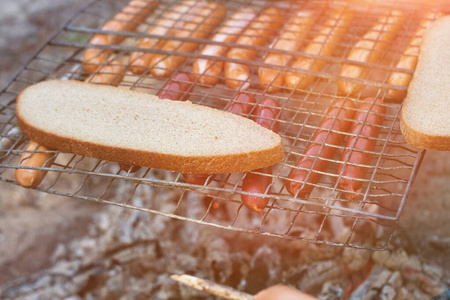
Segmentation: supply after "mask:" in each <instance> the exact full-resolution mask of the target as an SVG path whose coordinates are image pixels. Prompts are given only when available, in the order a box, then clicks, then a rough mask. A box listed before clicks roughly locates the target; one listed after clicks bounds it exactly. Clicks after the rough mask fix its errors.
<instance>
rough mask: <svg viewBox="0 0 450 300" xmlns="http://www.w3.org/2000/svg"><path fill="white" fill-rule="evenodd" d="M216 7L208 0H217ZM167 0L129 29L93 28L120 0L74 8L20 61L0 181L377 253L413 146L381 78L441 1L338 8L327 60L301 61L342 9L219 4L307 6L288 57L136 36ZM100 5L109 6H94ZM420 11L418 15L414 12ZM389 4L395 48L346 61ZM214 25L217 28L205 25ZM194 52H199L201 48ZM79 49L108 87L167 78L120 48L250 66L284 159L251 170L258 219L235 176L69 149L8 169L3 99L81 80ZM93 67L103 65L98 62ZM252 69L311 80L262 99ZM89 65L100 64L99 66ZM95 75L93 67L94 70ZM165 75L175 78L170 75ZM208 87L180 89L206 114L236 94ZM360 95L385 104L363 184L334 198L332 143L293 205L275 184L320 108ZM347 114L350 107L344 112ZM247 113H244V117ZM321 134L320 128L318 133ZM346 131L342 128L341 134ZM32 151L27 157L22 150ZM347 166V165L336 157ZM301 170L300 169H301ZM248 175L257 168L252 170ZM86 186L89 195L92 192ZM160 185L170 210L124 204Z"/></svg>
mask: <svg viewBox="0 0 450 300" xmlns="http://www.w3.org/2000/svg"><path fill="white" fill-rule="evenodd" d="M218 2H220V1H218ZM176 3H178V1H176V0H167V1H161V3H160V4H159V6H158V7H157V8H156V9H155V10H154V12H153V14H152V15H150V16H149V17H148V18H147V19H146V20H145V21H144V22H143V23H142V24H139V27H138V29H137V30H136V31H134V32H115V31H104V30H101V29H100V26H101V25H102V24H103V23H105V22H106V21H107V20H109V19H111V18H112V17H113V16H114V15H115V13H116V12H118V11H120V9H121V8H122V7H123V6H125V5H126V4H127V2H126V1H120V2H117V1H112V0H94V1H92V2H91V3H90V4H89V5H88V6H86V7H85V8H83V9H81V10H80V11H79V12H78V13H77V14H75V15H74V16H73V17H72V18H71V19H69V20H68V21H67V23H66V24H65V25H64V26H63V27H62V28H61V29H60V30H59V31H58V32H57V33H56V34H55V35H54V36H52V37H51V38H50V39H49V40H48V41H47V42H46V43H45V44H44V45H43V46H42V47H41V49H39V51H38V52H37V53H36V54H35V55H34V56H32V57H31V58H30V60H29V61H28V62H27V63H26V64H25V65H24V66H23V68H22V69H21V70H20V71H19V72H18V73H17V74H16V76H15V77H14V78H13V79H12V80H11V82H10V83H9V84H8V85H7V86H6V87H5V88H4V89H3V91H2V92H1V93H0V142H1V148H0V180H1V181H3V182H7V183H11V184H15V185H17V183H16V181H15V178H14V172H15V170H16V169H18V168H28V169H39V170H42V171H47V172H48V174H47V176H46V178H45V179H44V181H43V182H42V183H41V184H40V185H39V186H38V187H37V188H35V189H36V190H38V191H41V192H45V193H50V194H55V195H61V196H66V197H72V198H78V199H82V200H89V201H95V202H99V203H104V204H111V205H116V206H121V207H123V208H129V209H137V210H140V211H143V212H146V213H152V214H158V215H162V216H166V217H171V218H174V219H179V220H183V221H189V222H194V223H197V224H202V225H209V226H214V227H219V228H223V229H226V230H235V231H240V232H246V233H252V234H260V235H264V236H272V237H279V238H285V239H291V240H304V241H307V242H314V243H322V244H327V245H336V246H346V247H355V248H363V249H372V250H384V249H386V248H387V247H388V245H389V242H390V239H391V237H392V235H393V232H394V230H395V228H396V226H397V224H398V221H399V217H400V214H401V212H402V210H403V207H404V205H405V202H406V199H407V196H408V194H409V191H410V189H411V185H412V183H413V181H414V178H415V176H416V174H417V172H418V170H419V168H420V164H421V162H422V159H423V157H424V155H425V151H424V150H421V149H418V148H415V147H413V146H410V145H408V144H407V143H406V142H405V141H404V140H403V137H402V135H401V132H400V125H399V124H400V121H399V113H400V109H401V104H399V103H395V102H392V101H391V99H390V98H389V97H388V95H387V89H397V90H406V88H405V87H400V86H394V85H390V84H388V83H387V80H388V76H389V74H390V73H391V72H395V71H402V72H405V73H409V74H411V73H412V71H408V70H404V69H398V68H397V67H396V66H395V65H396V62H397V61H398V59H399V57H400V55H401V54H402V51H403V50H404V49H405V48H406V46H407V44H408V41H409V40H410V39H411V38H412V37H413V36H414V35H415V29H416V28H417V26H418V23H419V22H420V20H421V18H422V17H423V15H424V11H426V10H433V9H435V10H438V11H441V12H443V13H448V12H449V11H450V5H449V4H448V3H445V1H441V2H439V1H435V2H434V3H428V2H425V1H424V2H423V3H420V1H415V2H414V3H412V2H409V1H400V0H397V1H378V2H377V4H374V3H373V2H371V1H367V2H364V1H362V2H361V3H360V5H358V7H350V9H351V10H352V11H353V12H354V15H355V17H354V20H353V21H352V27H351V28H350V29H349V31H348V32H347V33H346V34H345V36H344V38H343V39H342V41H341V42H339V43H338V44H337V48H336V51H335V54H334V55H333V56H320V55H311V54H307V53H304V52H302V50H303V49H304V47H305V45H306V44H307V43H309V42H310V41H311V40H312V38H313V37H314V35H315V34H317V33H318V32H319V30H320V28H321V26H322V24H323V22H324V20H325V19H326V17H327V16H329V13H330V11H331V10H332V9H333V8H335V7H338V6H342V5H344V6H349V5H350V4H349V3H348V2H345V1H322V0H313V1H296V2H295V3H292V2H290V1H276V2H271V1H257V0H246V1H226V2H225V1H224V2H223V3H224V4H226V6H227V9H228V16H230V15H231V14H232V13H233V12H235V11H236V10H237V9H239V8H241V7H243V6H251V7H253V8H255V9H256V10H257V11H262V10H263V9H265V8H267V7H271V6H272V7H278V8H280V9H282V10H283V12H284V13H285V14H286V19H287V18H289V16H290V15H291V14H293V13H295V12H296V11H298V10H311V11H312V12H313V13H314V14H315V17H316V19H315V24H314V25H313V26H311V28H310V29H309V32H308V33H307V34H306V35H305V37H304V41H303V44H302V46H301V48H300V49H299V50H298V51H293V52H289V51H284V50H275V49H271V48H270V44H272V43H274V42H275V41H276V39H277V37H275V38H273V39H272V40H271V41H270V43H268V44H267V45H265V46H259V47H256V46H248V45H238V44H236V43H222V42H212V41H211V40H209V39H208V38H205V39H193V38H189V37H187V38H185V37H172V36H158V35H149V34H147V33H145V31H146V29H147V28H148V27H149V26H151V25H153V24H154V22H155V21H156V20H157V19H158V18H160V17H161V16H163V15H164V13H165V12H167V11H168V10H170V9H171V8H173V6H174V5H175V4H176ZM105 7H109V8H111V7H112V8H113V9H109V10H108V9H105ZM423 7H426V8H427V9H423ZM390 9H400V10H402V11H403V12H404V14H405V23H404V25H403V29H402V30H401V32H400V33H399V34H398V37H397V39H396V40H395V43H391V45H389V46H388V47H387V48H386V50H383V51H382V53H381V58H380V60H379V61H377V62H376V63H358V62H354V61H350V60H348V59H346V55H347V54H348V52H349V51H350V49H351V47H352V45H353V44H354V43H355V42H356V41H357V40H358V39H359V38H361V36H362V35H363V34H364V32H365V31H367V30H368V29H370V28H371V26H372V25H373V24H374V23H375V22H376V20H377V19H378V18H379V17H380V16H381V15H382V14H383V13H386V11H388V10H390ZM216 30H217V28H216ZM97 33H106V34H115V35H124V36H125V40H124V41H123V42H122V43H121V44H120V45H105V46H103V45H92V44H89V39H90V37H92V35H94V34H97ZM143 37H151V38H159V39H174V40H179V41H181V42H195V43H198V44H199V45H201V46H202V45H205V44H219V45H225V46H228V47H241V48H244V49H252V50H256V51H257V52H258V56H257V58H256V59H255V60H252V61H244V60H239V59H230V58H227V57H219V58H217V57H212V56H207V55H200V54H199V50H198V49H197V50H196V51H194V52H191V53H186V52H181V51H177V50H175V51H172V52H168V51H165V50H161V49H154V48H150V49H142V48H138V47H137V44H138V42H139V39H141V38H143ZM201 46H200V47H199V48H201ZM88 47H95V48H99V49H103V50H113V54H112V55H111V59H118V60H119V61H120V62H122V63H123V64H124V66H125V71H126V75H125V77H124V79H123V80H122V82H121V83H120V84H119V86H120V87H123V88H129V89H133V90H138V91H143V92H147V93H150V94H157V93H158V92H159V91H160V90H161V88H162V87H163V86H164V84H165V83H166V82H167V81H168V80H171V77H169V78H157V77H153V76H152V75H150V71H151V67H149V68H148V70H146V72H144V73H143V74H141V75H136V74H133V73H132V72H131V71H130V70H129V67H130V65H129V64H128V56H129V54H130V53H131V52H132V51H138V50H139V51H142V52H147V53H157V54H162V55H166V56H167V55H179V56H184V57H186V60H185V61H184V62H183V63H182V64H181V66H179V67H178V68H177V69H176V70H175V71H176V72H179V71H180V72H187V73H191V72H192V62H193V60H194V59H195V58H199V57H201V58H206V59H211V58H215V59H217V60H220V61H224V62H236V63H245V64H247V65H249V66H250V69H251V76H250V79H249V80H250V86H249V88H248V89H247V90H246V91H245V92H247V93H250V94H252V95H254V96H255V98H256V99H257V104H256V105H259V102H260V101H261V100H262V99H264V98H272V99H275V100H277V101H278V102H279V103H280V104H281V112H280V114H278V116H277V118H276V120H275V121H277V122H279V124H280V132H279V134H280V136H281V137H282V140H283V146H284V147H285V151H286V155H285V158H284V160H283V161H282V162H281V163H280V164H278V165H276V166H275V168H274V172H273V173H272V174H260V175H262V176H270V177H271V178H272V184H271V194H267V193H265V194H254V195H258V196H264V197H268V198H269V199H270V201H269V204H268V206H267V213H266V214H264V215H259V214H256V213H253V212H251V211H249V210H248V209H246V208H245V207H244V206H243V204H242V203H241V201H240V196H241V195H242V194H251V193H248V192H243V191H241V186H242V180H243V179H244V177H245V176H246V173H238V174H219V175H210V176H209V177H208V181H207V183H208V184H205V185H195V184H188V183H186V182H185V181H184V180H183V178H182V176H181V174H179V173H176V172H169V171H164V170H156V169H149V168H142V169H141V170H139V171H138V172H136V173H129V172H128V173H127V172H125V171H123V170H121V169H120V168H119V167H118V165H117V164H116V163H114V162H106V161H101V160H98V159H95V158H89V157H83V156H79V155H76V154H71V153H61V152H58V151H50V152H52V153H53V154H54V155H55V156H56V160H55V162H54V164H53V165H52V166H51V167H48V168H47V167H46V168H37V167H25V166H20V165H19V162H20V157H21V155H22V154H23V153H24V151H25V150H24V149H25V147H26V144H27V143H28V140H27V138H26V137H25V136H24V135H23V134H22V133H21V132H20V130H18V129H17V121H16V119H15V99H16V97H17V95H18V94H19V93H20V92H21V91H22V90H23V89H24V88H26V87H27V86H29V85H32V84H34V83H37V82H39V81H42V80H47V79H54V78H62V79H73V80H85V79H86V78H88V77H89V76H90V75H92V73H89V72H87V71H85V70H84V69H83V66H82V57H83V52H84V50H85V49H86V48H88ZM268 53H278V54H288V55H291V56H292V57H293V59H295V58H298V57H307V58H312V59H315V60H325V61H326V65H325V67H324V68H323V69H322V70H321V71H304V70H298V69H295V68H292V67H289V66H286V67H280V66H274V65H269V64H266V63H264V62H263V59H264V57H265V56H266V55H267V54H268ZM344 63H352V64H356V65H360V66H363V67H365V68H370V72H369V74H368V77H367V78H365V79H361V78H355V79H349V78H345V77H341V76H339V75H338V71H339V66H340V65H341V64H344ZM100 67H104V66H100ZM259 67H271V68H274V69H279V70H280V71H293V72H298V73H303V74H307V75H313V76H315V79H314V81H313V82H312V83H311V84H310V85H309V86H308V87H307V88H305V89H302V90H297V91H294V90H292V89H291V90H289V89H283V90H282V91H281V92H277V93H272V94H271V93H268V92H267V91H268V87H266V88H260V86H259V83H258V78H257V69H258V68H259ZM100 69H101V68H100ZM96 72H97V71H96ZM176 72H175V73H176ZM220 79H221V81H220V83H219V84H217V85H216V86H206V85H204V84H200V83H199V82H198V80H196V81H195V82H194V86H193V87H192V88H191V89H190V91H189V92H190V95H191V97H190V100H191V101H192V102H194V103H198V104H202V105H207V106H210V107H214V108H217V109H225V107H226V106H227V105H228V104H229V103H230V101H231V99H232V98H233V96H234V95H236V94H237V93H238V92H241V91H240V90H239V89H238V90H235V89H231V88H229V87H227V86H226V85H225V84H224V83H223V79H224V78H223V77H221V78H220ZM340 79H346V80H348V81H352V82H356V83H361V84H363V85H364V87H363V89H362V90H361V91H360V92H358V93H357V94H355V95H354V96H350V95H343V94H341V93H340V92H339V91H338V89H337V86H336V82H337V80H340ZM366 97H377V98H380V99H382V100H384V101H385V106H386V108H387V113H386V115H385V121H384V123H383V124H382V125H381V126H380V130H381V133H380V136H379V137H377V138H374V139H376V141H377V146H376V148H375V150H374V151H372V153H371V154H372V155H373V159H372V163H371V165H370V166H369V172H368V175H367V176H366V178H365V179H364V180H363V190H362V191H361V192H360V193H359V196H360V198H359V200H358V201H349V200H346V199H345V197H344V196H343V191H342V190H340V189H339V188H338V187H337V184H335V180H336V178H337V179H339V178H341V177H342V174H335V171H336V167H337V164H338V163H339V155H340V153H341V152H342V151H343V150H344V149H345V146H344V145H339V146H336V148H337V154H336V155H335V157H333V158H332V159H330V160H329V161H330V167H329V168H328V169H327V170H326V171H323V172H321V173H322V179H321V180H320V181H319V182H318V183H317V184H315V187H314V190H313V192H312V193H311V194H310V195H309V196H307V197H304V198H300V197H296V196H292V195H290V194H289V193H288V192H287V191H286V188H285V186H284V183H285V182H286V181H287V180H289V179H288V178H287V176H288V173H289V171H290V170H291V169H292V168H294V167H295V166H294V165H295V162H296V161H297V159H299V158H300V157H302V156H304V154H303V150H304V149H305V147H306V145H307V143H309V142H310V140H311V137H312V135H313V133H314V131H315V130H317V129H318V128H319V123H320V121H321V119H322V118H323V117H324V116H325V111H326V109H327V108H328V107H329V105H330V103H331V101H333V100H337V99H349V100H352V101H353V102H354V103H355V104H358V103H361V102H362V100H363V99H365V98H366ZM356 110H358V109H356ZM253 111H254V108H253V109H252V111H251V112H250V113H249V114H248V115H246V116H247V117H251V116H252V114H253ZM328 134H329V133H328ZM344 134H345V135H346V136H350V134H349V133H344ZM33 152H34V151H31V152H30V154H32V153H33ZM345 163H347V162H345ZM310 172H311V171H310ZM254 173H257V171H254ZM93 186H95V189H94V188H93ZM142 188H143V189H149V188H150V189H163V190H165V191H166V192H168V193H173V199H174V201H173V203H169V204H167V203H166V204H161V203H158V202H157V201H155V203H150V204H149V203H148V202H145V205H144V204H143V203H144V202H143V201H141V200H142V199H139V198H138V197H135V194H139V193H136V191H137V190H138V189H142Z"/></svg>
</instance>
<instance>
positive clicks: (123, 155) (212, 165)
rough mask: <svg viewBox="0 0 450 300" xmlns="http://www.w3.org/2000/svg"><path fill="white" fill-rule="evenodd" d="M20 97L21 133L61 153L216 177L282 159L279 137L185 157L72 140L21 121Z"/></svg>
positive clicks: (256, 167) (19, 121)
mask: <svg viewBox="0 0 450 300" xmlns="http://www.w3.org/2000/svg"><path fill="white" fill-rule="evenodd" d="M80 84H87V83H80ZM134 93H135V92H134ZM22 95H23V92H22V93H21V94H20V95H19V97H18V98H17V105H16V114H17V121H18V124H19V126H20V128H21V129H22V131H23V133H24V134H25V135H26V136H27V137H28V138H30V139H31V140H33V141H36V142H38V143H39V144H41V145H44V146H46V147H48V148H51V149H57V150H60V151H63V152H69V153H74V154H78V155H83V156H88V157H94V158H98V159H102V160H106V161H114V162H118V163H124V164H129V165H137V166H142V167H149V168H157V169H166V170H170V171H176V172H183V173H195V174H202V173H204V174H219V173H234V172H244V171H251V170H254V169H258V168H262V167H266V166H270V165H273V164H276V163H279V162H280V161H281V160H282V158H283V157H284V149H283V147H282V144H281V138H280V143H278V144H276V145H274V147H272V148H267V149H262V150H261V151H253V152H244V153H231V154H227V155H220V154H218V155H215V156H185V155H173V154H170V153H158V152H152V151H144V150H139V149H128V148H121V147H112V146H109V145H102V144H95V143H92V142H89V141H84V140H80V139H75V138H73V137H64V136H61V135H57V134H55V133H53V132H49V131H46V130H43V129H41V128H37V127H35V126H33V125H32V124H30V123H29V122H28V121H27V120H26V119H25V118H23V117H22V115H21V112H20V109H19V103H20V101H21V97H22ZM167 101H170V100H167ZM268 131H269V130H268ZM269 132H270V131H269ZM270 133H271V132H270ZM271 134H272V133H271Z"/></svg>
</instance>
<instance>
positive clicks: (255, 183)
mask: <svg viewBox="0 0 450 300" xmlns="http://www.w3.org/2000/svg"><path fill="white" fill-rule="evenodd" d="M279 112H280V104H279V103H278V102H277V101H275V100H273V99H269V98H266V99H263V100H261V102H260V106H257V107H256V108H255V112H254V115H255V117H254V120H255V122H256V123H258V124H259V125H261V126H262V127H265V128H267V129H271V130H272V131H273V132H275V133H278V130H279V124H278V122H277V121H276V118H277V116H278V114H279ZM272 172H273V166H268V167H264V168H261V169H258V170H255V171H253V172H251V173H250V172H249V173H247V174H246V175H245V177H244V180H243V182H242V191H243V192H248V193H258V194H264V193H267V194H268V193H269V192H270V191H268V188H269V186H270V184H272V177H271V176H270V175H271V174H272ZM241 201H242V203H243V204H244V205H245V206H247V207H248V208H249V209H251V210H253V211H255V212H257V213H260V214H264V212H263V209H264V208H265V207H266V206H267V203H269V198H267V197H261V196H255V195H247V194H242V195H241Z"/></svg>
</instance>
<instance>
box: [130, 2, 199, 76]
mask: <svg viewBox="0 0 450 300" xmlns="http://www.w3.org/2000/svg"><path fill="white" fill-rule="evenodd" d="M195 5H196V2H195V1H191V0H185V1H183V2H182V3H181V4H179V5H177V6H175V7H174V8H173V9H171V10H170V11H168V12H166V13H165V14H164V15H163V16H162V17H161V18H159V19H158V20H157V21H156V22H155V25H153V26H151V27H150V28H149V29H148V30H147V33H148V34H151V35H166V36H171V35H173V34H174V32H175V30H174V29H173V28H172V27H173V26H174V25H175V23H176V22H177V21H178V20H179V19H180V18H181V17H182V16H183V15H184V14H186V13H188V11H189V10H190V9H193V7H194V6H195ZM166 42H167V40H165V39H158V38H153V37H146V38H143V39H142V40H141V41H140V42H139V44H138V45H137V47H139V48H147V49H161V48H162V47H163V46H164V44H165V43H166ZM155 55H156V54H154V53H146V52H141V51H135V52H132V53H131V54H130V58H129V64H130V70H131V72H133V73H135V74H142V73H144V72H146V71H147V70H148V68H149V66H150V61H151V60H152V59H153V57H154V56H155Z"/></svg>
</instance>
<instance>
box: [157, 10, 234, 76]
mask: <svg viewBox="0 0 450 300" xmlns="http://www.w3.org/2000/svg"><path fill="white" fill-rule="evenodd" d="M226 14H227V10H226V6H225V5H223V4H218V3H215V2H209V3H203V5H196V6H194V7H193V9H192V10H191V11H189V14H187V15H185V16H183V18H182V19H181V20H180V21H179V22H177V24H175V27H177V30H176V32H175V33H174V36H175V37H179V38H192V39H203V38H206V37H208V36H209V35H210V34H211V32H212V31H213V30H214V28H215V27H217V26H218V25H219V24H220V23H221V22H222V20H223V19H224V18H225V16H226ZM180 27H181V28H180ZM198 45H199V44H198V43H196V42H183V41H179V40H168V41H167V42H166V43H165V44H164V46H162V48H161V49H162V50H165V51H177V52H192V51H194V50H195V49H197V47H198ZM186 59H187V56H179V55H168V56H167V55H163V54H158V55H155V56H154V57H153V58H152V60H151V62H150V66H153V68H152V69H151V71H150V72H151V74H152V75H154V76H158V77H168V76H170V75H171V74H172V73H173V72H174V70H175V69H176V68H178V67H179V66H180V65H181V64H182V63H183V62H184V61H185V60H186Z"/></svg>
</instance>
